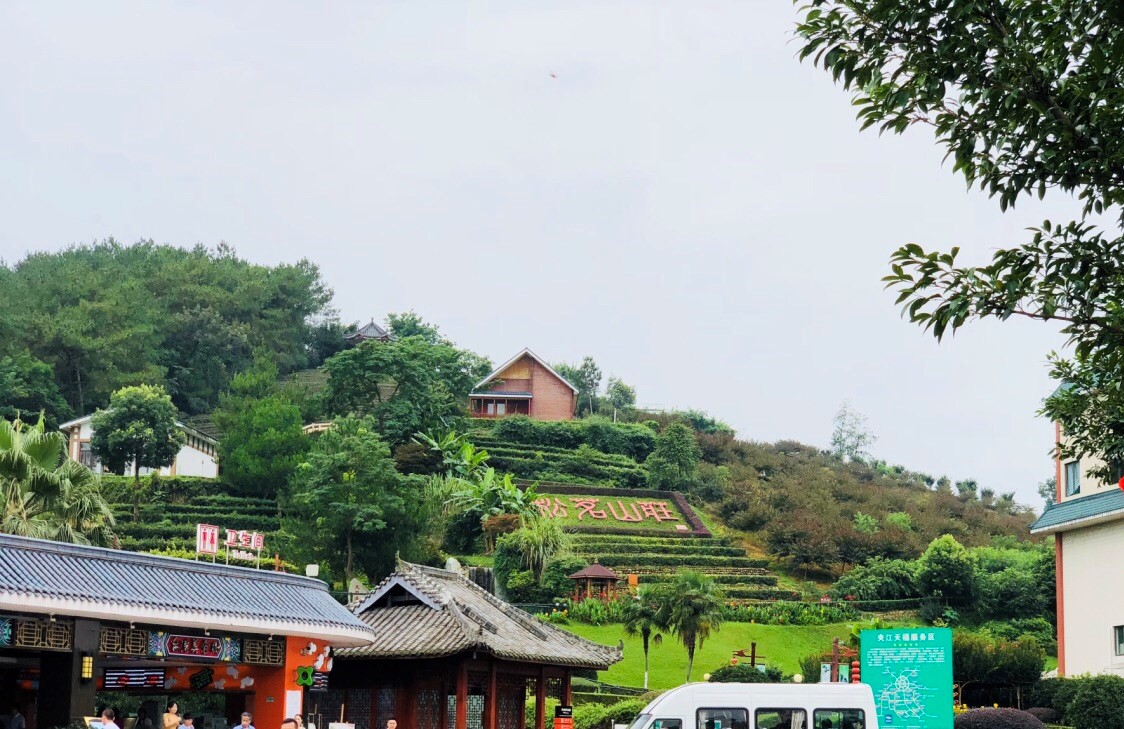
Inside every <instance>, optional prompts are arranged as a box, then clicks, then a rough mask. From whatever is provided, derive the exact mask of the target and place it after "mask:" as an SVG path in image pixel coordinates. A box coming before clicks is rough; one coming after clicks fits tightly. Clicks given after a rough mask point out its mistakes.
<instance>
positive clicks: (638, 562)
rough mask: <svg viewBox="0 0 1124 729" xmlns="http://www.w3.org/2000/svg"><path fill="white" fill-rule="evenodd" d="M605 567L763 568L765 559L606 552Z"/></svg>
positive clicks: (601, 558) (602, 559) (602, 561)
mask: <svg viewBox="0 0 1124 729" xmlns="http://www.w3.org/2000/svg"><path fill="white" fill-rule="evenodd" d="M599 561H600V562H601V564H603V565H605V566H606V567H616V566H626V565H634V566H637V567H671V568H679V567H695V568H702V567H756V568H764V567H766V566H767V565H768V564H769V560H767V559H756V558H751V557H711V556H707V555H686V554H607V555H604V556H602V557H600V560H599Z"/></svg>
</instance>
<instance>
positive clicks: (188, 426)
mask: <svg viewBox="0 0 1124 729" xmlns="http://www.w3.org/2000/svg"><path fill="white" fill-rule="evenodd" d="M196 417H201V416H196ZM93 419H94V413H90V414H89V415H83V416H82V417H80V418H75V419H74V420H68V421H66V422H65V423H60V424H59V430H63V431H66V430H70V429H71V428H73V427H74V426H75V425H85V424H86V423H88V422H90V421H91V420H93ZM186 419H187V420H191V419H190V418H186ZM176 427H177V428H179V429H180V430H183V431H187V432H189V433H191V434H192V435H194V436H195V437H197V438H199V439H200V440H204V441H206V442H207V443H210V444H211V445H218V444H219V442H218V439H217V437H216V436H212V435H210V434H208V433H206V432H204V431H203V430H202V428H200V427H197V426H196V425H195V424H192V423H185V422H184V421H183V420H176Z"/></svg>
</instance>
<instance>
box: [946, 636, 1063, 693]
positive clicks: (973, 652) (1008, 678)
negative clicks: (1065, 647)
mask: <svg viewBox="0 0 1124 729" xmlns="http://www.w3.org/2000/svg"><path fill="white" fill-rule="evenodd" d="M1045 666H1046V651H1045V649H1043V647H1042V646H1041V645H1040V644H1039V643H1038V641H1037V640H1035V639H1034V638H1033V637H1030V636H1026V637H1023V638H1020V639H1019V640H1003V639H1002V638H990V637H988V636H986V635H980V634H977V633H968V632H964V631H959V630H958V631H956V632H955V633H954V634H953V636H952V676H953V679H954V680H955V681H956V682H957V683H958V684H960V685H961V686H962V687H963V686H964V685H966V684H969V683H985V684H999V685H1004V686H1011V685H1016V686H1017V685H1022V686H1026V685H1029V684H1032V683H1034V682H1035V681H1037V680H1038V679H1039V678H1040V677H1041V676H1042V671H1043V670H1044V669H1045Z"/></svg>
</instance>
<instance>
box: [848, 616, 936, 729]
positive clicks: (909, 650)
mask: <svg viewBox="0 0 1124 729" xmlns="http://www.w3.org/2000/svg"><path fill="white" fill-rule="evenodd" d="M860 670H861V673H862V681H863V683H865V684H869V685H870V688H871V689H872V690H873V692H874V704H875V706H877V707H878V725H879V727H884V728H886V729H952V725H953V714H952V698H953V696H952V630H951V629H949V628H894V629H893V630H864V631H863V632H862V635H861V648H860Z"/></svg>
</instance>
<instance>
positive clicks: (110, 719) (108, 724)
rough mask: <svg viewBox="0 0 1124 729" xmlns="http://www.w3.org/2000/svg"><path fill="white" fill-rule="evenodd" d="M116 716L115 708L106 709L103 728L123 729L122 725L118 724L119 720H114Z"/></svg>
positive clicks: (103, 713)
mask: <svg viewBox="0 0 1124 729" xmlns="http://www.w3.org/2000/svg"><path fill="white" fill-rule="evenodd" d="M116 718H117V715H116V714H115V713H113V709H105V710H104V711H102V712H101V729H121V727H119V726H117V722H115V721H114V719H116Z"/></svg>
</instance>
